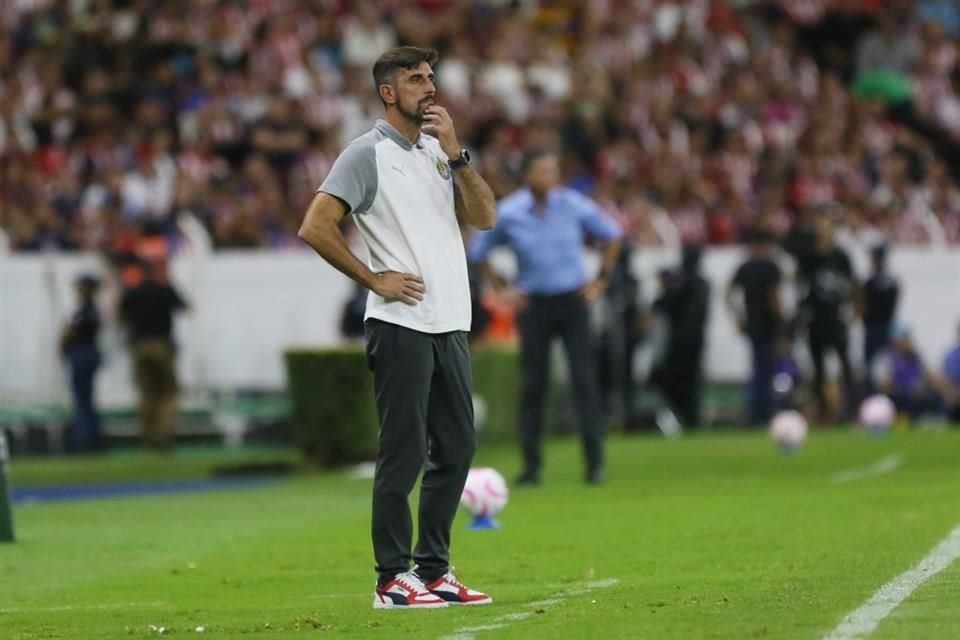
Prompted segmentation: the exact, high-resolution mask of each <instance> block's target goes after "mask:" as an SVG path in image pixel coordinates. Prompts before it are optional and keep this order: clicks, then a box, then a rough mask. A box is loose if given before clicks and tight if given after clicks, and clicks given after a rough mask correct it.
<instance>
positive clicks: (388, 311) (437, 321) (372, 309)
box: [318, 120, 471, 333]
mask: <svg viewBox="0 0 960 640" xmlns="http://www.w3.org/2000/svg"><path fill="white" fill-rule="evenodd" d="M318 191H323V192H324V193H329V194H330V195H332V196H334V197H336V198H338V199H340V200H341V201H343V202H344V203H345V204H346V205H347V207H348V209H349V212H350V213H351V214H353V216H354V220H355V221H356V224H357V228H358V229H359V230H360V235H361V236H362V237H363V241H364V243H365V244H366V246H367V252H368V254H369V267H370V269H371V270H372V271H374V272H381V271H401V272H406V273H415V274H417V275H419V276H420V277H422V278H423V284H424V288H425V289H426V291H425V293H424V297H423V300H421V301H420V302H419V303H417V304H416V305H413V306H411V305H407V304H404V303H403V302H400V301H399V300H385V299H384V298H382V297H381V296H378V295H376V294H375V293H374V292H372V291H371V292H370V294H369V295H368V296H367V311H366V314H365V316H364V317H365V318H376V319H378V320H383V321H384V322H392V323H394V324H398V325H401V326H404V327H407V328H410V329H414V330H416V331H423V332H425V333H446V332H448V331H469V330H470V313H471V307H470V284H469V280H468V278H467V258H466V254H465V251H464V247H463V240H462V238H461V236H460V227H459V225H458V224H457V216H456V213H455V212H454V205H453V172H452V170H451V169H450V166H449V164H447V156H446V154H445V153H444V152H443V151H442V150H441V149H440V142H439V141H438V140H437V139H436V138H434V137H432V136H428V135H426V134H421V135H420V137H419V138H418V140H417V142H416V144H411V142H410V141H409V140H407V139H406V138H405V137H404V136H403V134H401V133H400V132H399V131H397V130H396V129H395V128H394V127H393V126H392V125H390V124H389V123H388V122H386V121H385V120H377V124H376V125H375V126H374V127H373V129H371V130H370V131H368V132H367V133H365V134H363V135H362V136H360V137H359V138H357V139H356V140H354V141H353V142H351V143H350V144H348V145H347V146H346V147H345V148H344V149H343V152H342V153H341V154H340V156H339V157H338V158H337V160H336V162H334V164H333V168H332V169H331V170H330V174H329V175H328V176H327V178H326V179H325V180H324V181H323V184H322V185H320V188H319V189H318Z"/></svg>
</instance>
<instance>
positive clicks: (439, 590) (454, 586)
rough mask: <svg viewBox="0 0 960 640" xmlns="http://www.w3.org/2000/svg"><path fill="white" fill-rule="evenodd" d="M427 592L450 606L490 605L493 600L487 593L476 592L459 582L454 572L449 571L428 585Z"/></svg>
mask: <svg viewBox="0 0 960 640" xmlns="http://www.w3.org/2000/svg"><path fill="white" fill-rule="evenodd" d="M427 590H428V591H429V592H430V593H432V594H433V595H435V596H437V597H439V598H442V599H443V600H444V602H448V603H450V604H490V603H491V602H493V598H491V597H490V596H488V595H487V594H485V593H480V592H479V591H474V590H473V589H470V588H468V587H467V586H466V585H464V584H463V583H462V582H460V581H459V580H457V577H456V576H455V575H453V572H452V571H447V573H446V574H445V575H442V576H440V577H439V578H437V579H436V580H434V581H433V582H431V583H430V584H428V585H427Z"/></svg>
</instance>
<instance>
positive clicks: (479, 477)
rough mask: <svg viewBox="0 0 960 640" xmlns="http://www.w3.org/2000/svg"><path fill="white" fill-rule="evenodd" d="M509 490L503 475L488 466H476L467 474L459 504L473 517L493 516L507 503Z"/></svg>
mask: <svg viewBox="0 0 960 640" xmlns="http://www.w3.org/2000/svg"><path fill="white" fill-rule="evenodd" d="M509 495H510V492H509V490H508V489H507V481H506V480H504V479H503V476H502V475H500V473H499V472H498V471H497V470H496V469H493V468H490V467H476V468H474V469H470V473H468V474H467V483H466V485H464V487H463V495H462V496H460V504H461V505H463V507H464V508H465V509H466V510H467V511H469V512H470V514H471V515H473V516H474V517H475V518H493V517H494V516H496V515H497V514H498V513H500V512H501V511H503V508H504V507H505V506H506V505H507V498H508V497H509Z"/></svg>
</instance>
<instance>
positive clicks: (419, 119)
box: [397, 98, 433, 127]
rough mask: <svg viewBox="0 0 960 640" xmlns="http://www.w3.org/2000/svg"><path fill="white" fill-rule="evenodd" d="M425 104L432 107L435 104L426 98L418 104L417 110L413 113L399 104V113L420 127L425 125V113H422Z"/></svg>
mask: <svg viewBox="0 0 960 640" xmlns="http://www.w3.org/2000/svg"><path fill="white" fill-rule="evenodd" d="M424 103H427V104H426V105H425V106H430V105H431V104H433V100H432V99H430V98H425V99H423V100H421V101H420V102H419V103H418V104H417V108H416V110H414V111H411V110H409V109H407V108H405V107H404V106H403V105H402V104H400V103H397V111H399V112H400V115H402V116H403V117H404V118H406V119H407V120H409V121H410V122H412V123H413V124H415V125H417V126H418V127H419V126H421V125H422V124H423V113H421V112H420V106H421V105H423V104H424Z"/></svg>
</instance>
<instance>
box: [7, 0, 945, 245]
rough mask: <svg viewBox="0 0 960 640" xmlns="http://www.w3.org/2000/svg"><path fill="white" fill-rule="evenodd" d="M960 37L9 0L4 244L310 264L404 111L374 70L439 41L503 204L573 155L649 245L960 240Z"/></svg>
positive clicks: (592, 14) (917, 16)
mask: <svg viewBox="0 0 960 640" xmlns="http://www.w3.org/2000/svg"><path fill="white" fill-rule="evenodd" d="M958 37H960V11H958V8H957V3H955V2H952V1H949V0H918V1H916V2H913V1H910V0H889V1H888V2H880V1H878V0H872V1H871V0H833V1H831V0H781V1H767V2H750V1H745V0H740V1H736V0H729V1H727V2H724V1H720V0H717V1H713V2H708V1H707V0H688V1H685V2H679V1H670V0H591V1H590V2H572V1H563V0H539V1H538V0H516V1H512V2H510V1H505V0H409V1H401V0H379V1H374V0H357V1H354V2H348V1H346V0H245V1H240V0H191V1H190V2H189V3H187V2H182V1H176V0H70V1H54V0H9V1H6V2H3V3H0V230H2V233H0V236H5V242H6V244H7V245H8V246H9V247H10V248H11V249H12V250H13V251H31V250H33V251H36V250H43V249H47V248H54V249H60V250H78V249H86V250H98V251H103V252H107V253H109V254H110V255H119V256H123V255H131V254H136V253H138V252H141V251H142V250H141V248H140V243H142V242H143V240H142V239H143V237H144V236H146V237H147V238H149V239H150V240H151V241H152V242H153V243H154V244H156V243H157V242H158V241H159V242H160V244H162V245H163V248H161V249H160V250H161V251H162V250H166V249H169V248H170V247H176V246H178V245H182V244H184V243H185V242H186V241H185V238H186V239H189V238H190V237H191V234H189V233H185V232H184V223H183V221H184V220H191V221H198V222H199V223H200V224H202V226H203V227H204V228H205V229H206V231H207V234H205V236H206V237H209V238H210V239H211V242H212V245H213V246H214V247H216V248H252V247H270V248H275V249H292V248H299V247H300V246H301V244H300V243H299V242H298V241H297V238H296V231H297V228H298V226H299V223H300V221H301V217H302V215H303V211H304V210H305V208H306V206H307V204H308V202H309V200H310V198H311V197H312V195H313V193H314V190H315V189H316V187H317V186H318V185H319V184H320V182H321V181H322V179H323V178H324V176H325V174H326V172H327V171H328V170H329V168H330V166H331V163H332V162H333V159H334V158H335V156H336V154H337V153H338V151H339V150H340V148H341V147H342V146H343V145H344V144H345V143H346V142H348V141H349V140H351V139H352V138H354V137H355V136H357V135H359V134H361V133H362V132H364V131H365V130H366V129H367V128H368V127H369V126H370V125H371V123H372V122H373V120H374V119H375V118H376V117H377V116H378V115H379V113H380V110H381V108H380V104H379V102H378V99H377V95H376V93H375V92H374V91H373V90H372V79H371V74H370V68H371V65H372V63H373V61H374V60H375V59H376V57H377V56H378V55H379V54H380V53H381V52H382V51H383V50H385V49H387V48H389V47H391V46H393V45H396V44H413V45H418V46H432V47H436V48H437V49H438V50H439V51H440V53H441V62H440V64H439V65H438V67H437V70H436V71H437V77H438V87H439V89H438V90H439V92H440V94H439V95H440V102H441V103H442V104H445V105H446V106H447V107H448V108H449V110H450V112H451V114H452V115H453V117H454V121H455V123H456V126H457V130H458V133H459V136H460V138H461V140H462V141H464V142H465V143H466V144H467V145H468V146H469V147H470V148H471V150H472V151H473V155H474V158H475V159H476V160H475V161H476V162H477V164H478V166H479V168H480V170H481V172H482V173H483V175H484V176H485V177H486V179H487V180H488V182H489V183H490V184H491V186H492V187H493V188H494V190H495V192H496V193H497V195H498V196H501V195H504V194H506V193H508V192H510V191H511V190H513V189H514V188H515V187H516V185H517V183H518V175H517V174H518V169H519V167H518V163H519V160H520V155H521V152H522V150H523V149H524V148H525V147H529V146H553V147H555V148H557V149H560V150H562V152H563V163H564V172H565V178H566V180H567V181H568V183H569V184H570V185H571V186H574V187H575V188H578V189H581V190H583V191H585V192H588V193H590V194H591V195H593V196H594V197H595V198H596V199H597V200H598V201H600V202H601V203H602V204H603V206H604V207H605V208H606V209H607V210H608V211H609V213H610V214H611V215H612V216H614V217H616V218H617V219H618V220H619V221H620V222H621V223H622V224H623V225H624V226H625V228H626V229H627V231H628V236H629V238H630V239H631V240H632V244H633V245H634V246H640V247H643V246H671V247H676V246H680V245H681V244H690V243H697V244H712V245H722V244H729V243H738V242H742V241H743V236H744V233H745V230H746V229H749V228H754V227H757V226H762V227H766V228H768V229H769V230H771V231H773V232H775V233H777V234H785V233H787V232H788V231H789V230H790V229H791V228H792V227H793V226H794V225H796V224H797V223H798V221H799V222H802V221H803V220H804V219H805V217H807V216H809V215H810V212H811V211H813V210H815V209H818V208H821V207H823V206H824V205H829V206H832V207H835V208H836V209H837V210H838V211H840V212H841V219H842V225H841V234H843V235H844V237H845V239H846V241H848V242H853V243H861V244H863V245H870V244H872V243H873V242H875V241H876V240H877V238H879V237H881V236H882V237H887V238H892V239H893V240H894V241H895V242H897V243H901V244H931V245H943V244H956V243H958V242H960V187H958V182H957V175H956V172H957V171H958V169H960V162H958V159H960V67H958V60H957V52H958V47H957V45H958V42H960V40H958ZM178 221H180V223H179V224H178ZM187 243H188V242H187ZM152 250H154V249H149V248H148V249H147V251H148V252H149V251H152Z"/></svg>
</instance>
